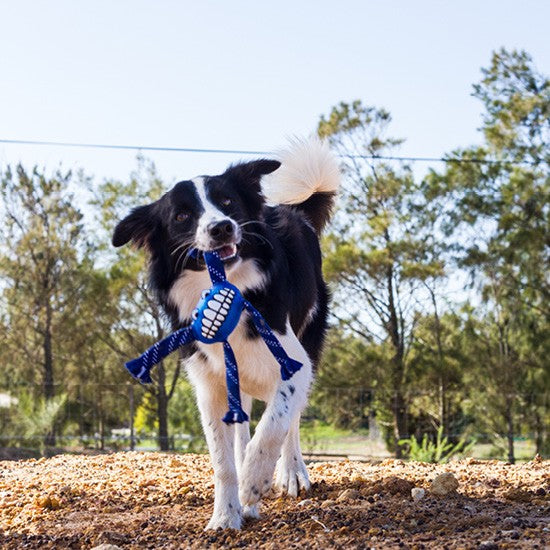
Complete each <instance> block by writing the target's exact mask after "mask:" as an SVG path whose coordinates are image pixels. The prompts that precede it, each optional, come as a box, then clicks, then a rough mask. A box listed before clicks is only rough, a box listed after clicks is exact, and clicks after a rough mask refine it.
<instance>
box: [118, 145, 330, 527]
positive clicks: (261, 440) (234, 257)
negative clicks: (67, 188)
mask: <svg viewBox="0 0 550 550" xmlns="http://www.w3.org/2000/svg"><path fill="white" fill-rule="evenodd" d="M339 179H340V173H339V166H338V163H337V161H336V159H335V157H334V156H333V155H332V153H331V151H330V149H329V147H328V145H327V144H326V143H324V142H321V141H320V140H318V139H311V140H301V141H300V140H295V141H293V142H292V143H291V145H290V147H289V148H288V150H287V151H285V152H283V153H282V154H281V155H280V158H279V160H272V159H259V160H253V161H251V162H241V163H238V164H235V165H232V166H230V167H229V168H228V169H227V170H226V171H225V172H224V173H223V174H221V175H219V176H200V177H196V178H193V179H191V180H185V181H180V182H179V183H177V184H176V185H175V186H174V187H173V188H172V189H171V190H170V191H168V192H167V193H166V194H165V195H163V196H162V197H161V198H160V199H159V200H157V201H156V202H153V203H152V204H147V205H143V206H139V207H137V208H135V209H134V210H132V211H131V212H130V213H129V215H128V216H126V217H125V218H124V219H123V220H122V221H120V222H119V223H118V225H117V226H116V228H115V231H114V235H113V245H114V246H116V247H118V246H122V245H124V244H126V243H128V242H130V241H131V242H133V243H134V244H135V245H137V246H138V247H143V248H145V249H146V250H147V252H148V255H149V260H150V262H149V272H150V273H149V274H150V289H151V290H152V291H153V293H154V295H155V297H156V299H157V300H158V302H159V304H160V305H161V306H162V308H163V310H164V311H165V313H166V314H167V316H168V318H169V320H170V321H171V324H172V328H173V329H174V330H176V329H179V328H181V327H182V326H185V325H188V324H189V323H190V322H191V313H192V311H193V309H194V308H195V306H196V304H197V302H198V301H199V299H200V297H201V292H202V291H203V290H204V289H208V288H209V287H210V284H211V283H210V278H209V276H208V273H207V271H206V269H205V266H204V262H201V258H200V254H198V255H197V254H191V251H192V250H195V249H196V250H199V251H211V250H216V251H217V252H218V254H219V256H220V257H221V259H222V260H223V262H224V266H225V270H226V273H227V278H228V280H229V281H230V282H231V283H232V284H234V285H235V286H236V287H237V288H239V289H240V291H241V292H242V293H243V296H244V297H245V298H246V299H247V300H248V301H249V302H251V303H252V304H253V305H254V307H255V308H256V309H258V311H260V313H261V314H262V315H263V317H264V318H265V320H266V321H267V323H268V324H269V326H270V327H271V329H272V330H273V332H274V333H275V334H276V336H277V338H278V339H279V341H280V342H281V344H282V346H283V347H284V349H285V351H286V352H287V354H288V355H289V356H290V357H291V358H293V359H295V360H297V361H300V362H301V363H302V364H303V366H302V368H301V369H300V370H299V371H298V372H296V373H295V374H294V376H293V377H292V378H291V379H290V380H287V381H283V380H282V379H281V375H280V365H279V364H278V363H277V361H276V360H275V358H274V357H273V356H272V355H271V353H270V352H269V350H268V348H267V347H266V345H265V343H264V341H263V340H262V338H261V337H260V336H259V334H258V332H257V331H256V329H255V327H254V325H253V324H252V322H251V319H250V318H249V317H248V314H247V313H243V315H242V317H241V320H240V322H239V324H238V325H237V327H236V329H235V331H234V332H233V333H232V335H231V336H230V337H229V342H230V344H231V346H232V348H233V350H234V352H235V356H236V359H237V364H238V367H239V378H240V384H241V392H242V404H243V409H244V410H245V411H246V412H247V414H250V409H251V405H252V399H253V398H254V399H260V400H262V401H264V402H265V403H266V408H265V411H264V413H263V414H262V417H261V419H260V421H259V423H258V425H257V428H256V430H255V433H254V437H253V438H252V439H251V438H250V430H249V423H248V422H244V423H240V424H229V425H227V424H225V423H224V422H222V417H223V415H224V412H225V410H226V408H227V392H226V383H225V362H224V355H223V348H222V344H210V345H207V344H202V343H200V342H196V343H193V344H191V345H189V346H187V347H186V348H184V349H183V351H182V352H181V353H182V359H183V361H184V364H185V367H186V370H187V374H188V377H189V380H190V381H191V383H192V385H193V387H194V390H195V393H196V397H197V403H198V407H199V410H200V414H201V420H202V426H203V430H204V434H205V437H206V441H207V444H208V449H209V451H210V455H211V459H212V465H213V468H214V481H215V482H214V487H215V488H214V493H215V497H214V511H213V514H212V517H211V519H210V522H209V523H208V525H207V529H220V528H221V529H226V528H234V529H240V528H241V525H242V522H243V520H244V519H247V518H257V517H259V513H258V503H259V501H260V499H261V497H262V495H264V494H265V493H266V492H267V491H268V490H269V489H270V488H271V487H272V480H273V474H274V472H276V476H275V477H276V481H275V487H276V488H277V489H278V490H279V491H281V492H282V493H286V494H288V495H290V496H294V497H296V496H297V495H298V493H299V492H300V491H301V490H305V491H307V490H308V489H309V488H310V481H309V478H308V473H307V469H306V466H305V463H304V460H303V458H302V454H301V450H300V437H299V436H300V434H299V424H300V415H301V412H302V410H303V408H304V407H305V405H306V401H307V395H308V392H309V388H310V385H311V382H312V376H313V370H314V368H315V366H316V365H317V364H318V362H319V359H320V355H321V351H322V347H323V341H324V337H325V332H326V329H327V315H328V304H329V293H328V290H327V286H326V284H325V282H324V280H323V276H322V271H321V251H320V245H319V236H320V234H321V232H322V230H323V228H324V227H325V225H326V224H327V222H328V221H329V219H330V215H331V212H332V209H333V205H334V201H335V197H336V193H337V190H338V186H339Z"/></svg>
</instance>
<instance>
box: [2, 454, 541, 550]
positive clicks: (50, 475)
mask: <svg viewBox="0 0 550 550" xmlns="http://www.w3.org/2000/svg"><path fill="white" fill-rule="evenodd" d="M309 472H310V476H311V480H312V482H313V488H312V490H311V492H310V493H309V494H307V495H302V496H301V498H300V499H298V500H294V499H290V498H278V497H277V496H276V495H271V498H268V499H266V500H264V503H263V504H262V517H261V519H259V520H256V521H251V522H249V523H246V524H245V526H244V528H243V529H242V530H241V531H239V532H237V531H233V530H228V531H217V532H212V531H203V529H204V527H205V525H206V523H207V521H208V519H209V516H210V513H211V511H212V504H213V485H212V470H211V467H210V461H209V458H208V457H207V456H203V455H173V454H162V453H137V452H132V453H116V454H111V455H102V456H69V455H60V456H56V457H53V458H50V459H40V460H26V461H20V462H7V461H6V462H0V547H1V548H9V549H11V548H14V549H15V548H17V549H19V548H83V549H87V548H92V547H94V546H97V545H100V544H102V543H108V544H112V545H115V546H118V547H121V548H155V549H159V548H219V547H224V548H236V547H245V546H250V547H252V548H271V549H279V548H300V549H305V548H322V549H325V548H346V549H347V548H411V549H412V548H416V549H421V548H438V549H440V548H453V549H454V548H480V549H485V550H490V549H500V548H540V549H543V548H549V547H550V462H548V461H546V462H545V461H541V460H533V461H532V462H529V463H525V464H519V465H515V466H511V465H507V464H505V463H502V462H497V461H487V462H482V461H476V460H471V459H469V460H463V461H458V462H451V463H449V464H446V465H433V464H423V463H413V462H411V463H407V462H402V461H399V460H390V459H388V460H385V461H383V462H381V463H379V464H374V465H373V464H365V463H358V462H351V461H342V462H331V463H327V462H325V463H317V464H310V465H309ZM443 472H451V473H453V474H454V476H455V477H456V479H457V480H458V484H459V485H458V489H457V491H454V492H451V493H450V494H447V495H446V496H435V495H433V494H432V493H431V492H430V491H429V488H430V484H431V481H432V480H433V479H434V478H435V477H436V476H437V475H438V474H440V473H443ZM414 487H417V488H424V489H425V490H426V492H425V496H424V497H423V498H422V499H421V500H418V501H415V500H414V499H413V498H412V497H411V489H412V488H414Z"/></svg>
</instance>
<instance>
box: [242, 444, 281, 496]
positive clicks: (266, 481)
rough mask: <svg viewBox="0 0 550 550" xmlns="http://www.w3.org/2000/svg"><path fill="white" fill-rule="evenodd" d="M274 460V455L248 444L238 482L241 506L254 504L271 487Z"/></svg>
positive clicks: (275, 458)
mask: <svg viewBox="0 0 550 550" xmlns="http://www.w3.org/2000/svg"><path fill="white" fill-rule="evenodd" d="M276 462H277V457H276V456H271V455H270V454H269V453H267V452H264V451H261V452H260V451H258V450H257V448H256V447H255V446H254V445H253V444H251V443H249V444H248V446H247V447H246V454H245V458H244V463H243V467H242V469H241V472H242V473H241V479H240V482H239V500H240V501H241V504H242V505H243V506H252V505H254V504H256V503H257V502H258V501H259V500H260V499H261V498H262V495H264V494H265V493H267V492H268V491H269V489H271V484H272V483H273V472H274V470H275V464H276Z"/></svg>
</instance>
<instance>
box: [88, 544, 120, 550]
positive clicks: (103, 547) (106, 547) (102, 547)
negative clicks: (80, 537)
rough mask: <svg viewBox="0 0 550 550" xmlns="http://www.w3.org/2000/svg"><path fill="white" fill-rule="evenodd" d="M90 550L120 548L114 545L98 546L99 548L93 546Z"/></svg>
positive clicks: (116, 549) (115, 549)
mask: <svg viewBox="0 0 550 550" xmlns="http://www.w3.org/2000/svg"><path fill="white" fill-rule="evenodd" d="M92 550H122V548H121V547H120V546H115V545H114V544H100V545H99V546H94V547H93V548H92Z"/></svg>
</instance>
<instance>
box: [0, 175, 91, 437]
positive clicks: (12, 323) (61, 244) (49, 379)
mask: <svg viewBox="0 0 550 550" xmlns="http://www.w3.org/2000/svg"><path fill="white" fill-rule="evenodd" d="M70 182H71V173H70V172H68V173H65V174H63V173H61V172H57V173H55V174H54V175H53V176H51V177H48V176H46V175H45V174H44V173H41V172H40V171H39V170H38V169H37V168H34V169H33V170H32V172H30V173H27V172H26V171H25V170H24V169H23V167H22V166H20V165H19V166H17V168H16V169H15V172H13V171H12V170H11V168H10V167H8V168H7V169H6V171H5V172H4V173H3V174H2V178H1V183H0V195H1V197H2V199H3V205H4V212H3V214H4V219H5V222H4V223H3V224H2V227H1V229H0V231H1V233H0V236H1V241H2V242H1V243H0V277H1V279H2V283H3V288H2V298H3V301H4V308H5V315H6V317H7V321H6V322H7V324H8V326H9V329H8V331H7V334H6V335H5V336H4V338H5V341H6V351H5V357H4V360H5V361H6V363H7V365H8V368H9V374H10V376H11V377H12V380H15V381H16V380H24V381H26V382H28V381H34V380H36V375H37V374H38V373H39V372H41V380H40V382H41V385H42V393H43V396H44V399H45V400H46V401H50V400H52V399H53V398H54V395H55V393H56V392H55V386H56V383H55V380H56V378H58V377H59V379H61V378H62V375H63V370H64V365H65V363H66V357H67V356H68V355H71V353H72V350H74V347H73V334H72V330H70V329H69V327H72V326H73V325H74V323H75V322H76V315H75V312H77V311H78V302H79V289H80V284H79V282H80V266H81V265H82V262H83V261H84V259H85V258H86V257H87V255H88V254H89V247H88V246H87V243H86V240H85V235H84V231H83V226H82V214H81V212H80V211H79V210H78V209H77V208H76V207H75V206H74V197H73V195H72V194H71V193H70V192H69V186H70ZM38 367H40V368H38ZM45 444H46V445H54V444H55V431H54V430H53V429H52V430H50V431H49V432H48V434H47V436H46V439H45Z"/></svg>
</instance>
